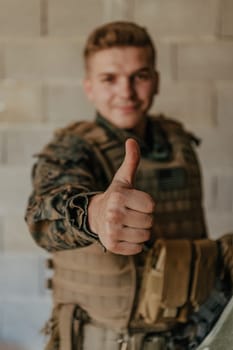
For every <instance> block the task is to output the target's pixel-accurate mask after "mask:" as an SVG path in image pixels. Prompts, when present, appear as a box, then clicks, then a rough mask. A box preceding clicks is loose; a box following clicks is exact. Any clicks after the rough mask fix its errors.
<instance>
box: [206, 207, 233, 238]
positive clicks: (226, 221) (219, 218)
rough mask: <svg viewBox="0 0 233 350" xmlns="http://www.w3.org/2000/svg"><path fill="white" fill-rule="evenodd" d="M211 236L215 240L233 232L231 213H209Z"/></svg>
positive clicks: (207, 216)
mask: <svg viewBox="0 0 233 350" xmlns="http://www.w3.org/2000/svg"><path fill="white" fill-rule="evenodd" d="M206 219H207V224H208V232H209V236H210V237H211V238H213V239H216V238H219V237H221V236H223V235H224V234H226V233H229V232H231V233H232V232H233V215H232V214H229V213H219V212H217V211H216V212H212V211H210V212H207V213H206Z"/></svg>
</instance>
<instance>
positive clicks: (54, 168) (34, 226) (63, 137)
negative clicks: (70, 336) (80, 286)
mask: <svg viewBox="0 0 233 350" xmlns="http://www.w3.org/2000/svg"><path fill="white" fill-rule="evenodd" d="M157 119H158V118H151V117H148V118H147V129H146V139H145V140H146V141H144V140H141V139H139V138H137V137H135V135H134V134H133V133H132V132H131V131H125V130H120V129H118V128H116V127H114V126H113V125H112V124H111V123H109V122H108V121H106V120H105V119H104V118H102V117H101V116H99V115H98V116H97V118H96V120H95V122H94V124H90V127H89V126H88V125H89V124H88V123H87V124H86V123H84V124H82V123H74V124H72V125H70V126H68V127H67V128H64V129H61V130H58V131H57V132H56V134H55V136H54V138H53V140H52V141H51V142H50V143H49V144H48V145H46V146H45V148H44V149H43V150H42V151H41V152H40V153H39V154H38V155H37V156H38V161H37V163H36V164H35V165H34V168H33V172H32V178H33V193H32V195H31V196H30V199H29V203H28V207H27V212H26V221H27V223H28V226H29V230H30V232H31V234H32V236H33V238H34V240H35V241H36V242H37V243H38V245H40V246H41V247H42V248H44V249H46V250H47V251H49V252H56V251H64V250H72V249H76V248H81V247H87V246H90V245H91V244H92V243H100V242H99V240H98V236H97V235H96V234H95V233H94V232H91V231H90V229H89V227H88V221H87V207H88V199H89V197H90V196H92V195H93V194H96V193H98V192H103V191H105V190H106V188H107V187H108V185H109V184H110V182H111V179H112V177H113V175H114V173H115V172H116V170H117V169H118V168H119V166H120V164H121V162H122V160H123V157H124V142H125V140H126V139H127V138H129V137H134V138H135V139H136V140H137V141H138V143H139V145H140V149H141V155H142V163H143V161H144V163H145V162H147V161H148V162H152V163H153V162H155V163H157V164H164V163H169V162H171V161H172V159H173V155H174V154H173V153H174V150H175V142H176V140H179V139H180V140H184V142H183V143H184V145H186V146H185V147H184V145H183V144H182V147H181V149H180V150H179V152H181V153H182V156H183V158H184V159H185V161H186V162H187V163H188V164H189V167H190V168H191V169H192V171H194V174H195V179H194V180H192V176H191V175H190V176H189V178H188V182H189V185H190V189H188V190H187V189H183V188H182V186H183V182H185V181H186V180H187V179H184V178H183V175H182V174H180V173H179V172H176V173H175V177H174V178H170V172H168V171H167V170H166V169H163V170H164V172H163V173H162V175H163V176H161V173H160V172H155V171H154V170H153V172H152V173H150V175H149V176H147V177H146V176H144V175H145V174H144V173H143V167H141V168H140V167H139V170H138V173H137V177H136V184H135V187H136V188H138V189H139V190H143V191H146V192H148V193H150V194H151V196H152V197H153V198H154V199H155V201H156V204H157V207H156V208H157V210H156V212H157V213H155V227H154V228H153V238H157V237H165V238H191V239H195V238H205V237H206V228H205V220H204V215H203V210H202V204H201V202H202V190H201V175H200V171H199V166H198V161H197V158H196V155H195V152H194V150H193V147H192V144H193V143H196V144H197V143H198V140H197V139H196V138H195V137H194V136H193V135H191V134H189V133H187V132H185V131H184V130H183V129H182V127H181V125H180V124H179V123H177V122H174V121H172V120H166V123H165V125H168V128H172V129H174V130H175V132H174V135H175V137H173V138H171V139H169V138H168V137H167V130H166V128H164V127H163V125H164V122H163V119H161V122H157V121H156V120H157ZM93 125H94V126H95V125H96V126H98V128H99V129H98V130H102V132H103V134H104V135H105V136H104V138H105V140H103V142H102V141H101V140H102V136H101V137H100V135H99V134H98V130H97V133H96V134H95V127H94V128H93ZM83 128H84V129H85V132H84V131H83ZM93 129H94V137H92V138H93V139H94V140H95V139H96V140H98V139H99V140H98V142H96V143H95V142H92V143H90V142H87V139H86V137H83V134H88V132H89V133H90V134H91V133H92V130H93ZM174 135H173V136H174ZM102 143H103V144H105V145H104V147H105V148H104V149H103V147H102ZM114 147H115V148H116V150H117V152H116V153H114V152H113V153H112V154H113V156H112V157H111V159H109V158H105V157H103V154H104V152H106V153H108V152H110V153H111V148H114ZM97 155H98V156H97ZM178 156H179V157H180V154H179V155H178ZM102 158H103V159H102ZM104 163H106V164H105V165H106V166H104V165H103V164H104ZM191 174H192V172H191ZM168 175H169V176H168ZM164 176H165V180H164ZM156 177H157V178H156ZM154 178H155V179H154ZM177 179H178V181H177ZM152 181H153V183H154V182H155V183H156V185H152ZM192 181H193V182H192ZM174 186H175V188H172V187H174ZM176 186H177V189H179V190H178V191H177V189H176ZM182 191H183V192H182ZM180 193H182V196H183V197H182V196H181V197H182V198H181V200H180V197H179V194H180ZM170 194H172V196H173V199H172V200H170V198H169V196H170ZM178 199H179V200H178ZM150 243H151V242H149V243H148V247H150ZM100 244H101V243H100ZM146 256H147V252H143V253H141V254H138V255H137V256H136V257H135V261H136V265H137V266H138V283H139V284H140V280H141V277H142V276H141V272H140V268H143V266H144V261H145V257H146ZM56 311H58V312H59V307H58V308H55V314H56ZM55 314H54V315H55ZM55 318H56V317H55V316H54V319H55ZM55 323H56V320H55ZM52 327H53V326H52ZM55 343H56V340H54V344H55ZM53 346H54V348H55V345H53Z"/></svg>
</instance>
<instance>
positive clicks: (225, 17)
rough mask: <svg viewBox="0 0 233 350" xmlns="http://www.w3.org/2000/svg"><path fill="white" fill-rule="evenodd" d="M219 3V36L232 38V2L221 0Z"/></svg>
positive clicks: (230, 0)
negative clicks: (220, 6)
mask: <svg viewBox="0 0 233 350" xmlns="http://www.w3.org/2000/svg"><path fill="white" fill-rule="evenodd" d="M221 3H222V4H221V5H222V9H221V10H222V11H221V34H222V35H226V36H233V1H232V0H222V1H221Z"/></svg>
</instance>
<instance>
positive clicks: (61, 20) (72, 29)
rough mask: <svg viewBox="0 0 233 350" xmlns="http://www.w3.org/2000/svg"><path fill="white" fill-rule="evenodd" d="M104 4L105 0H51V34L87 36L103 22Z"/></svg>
mask: <svg viewBox="0 0 233 350" xmlns="http://www.w3.org/2000/svg"><path fill="white" fill-rule="evenodd" d="M103 5H104V1H103V0H79V1H77V0H50V1H49V2H48V33H49V35H56V36H86V35H87V34H88V33H89V32H90V31H91V30H92V29H93V28H95V27H96V26H97V25H100V24H101V23H102V22H103V15H104V6H103Z"/></svg>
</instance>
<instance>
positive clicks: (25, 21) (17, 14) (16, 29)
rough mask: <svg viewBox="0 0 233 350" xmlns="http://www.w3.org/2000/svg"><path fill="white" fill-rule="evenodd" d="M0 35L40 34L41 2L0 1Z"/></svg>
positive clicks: (28, 0) (24, 0) (29, 0)
mask: <svg viewBox="0 0 233 350" xmlns="http://www.w3.org/2000/svg"><path fill="white" fill-rule="evenodd" d="M0 8H1V11H0V35H1V36H2V37H3V36H7V37H9V36H13V37H18V36H36V35H39V34H40V0H20V1H18V0H0Z"/></svg>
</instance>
